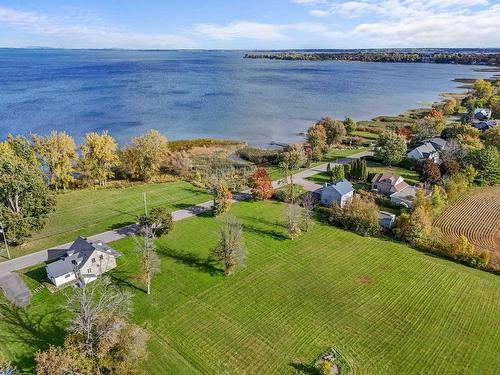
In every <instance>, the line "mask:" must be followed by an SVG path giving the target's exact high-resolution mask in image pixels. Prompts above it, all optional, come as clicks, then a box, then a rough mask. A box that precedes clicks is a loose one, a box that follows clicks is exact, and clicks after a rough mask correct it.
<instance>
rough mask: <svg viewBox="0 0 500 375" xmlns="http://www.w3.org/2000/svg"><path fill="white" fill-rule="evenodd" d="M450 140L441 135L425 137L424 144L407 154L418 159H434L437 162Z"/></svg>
mask: <svg viewBox="0 0 500 375" xmlns="http://www.w3.org/2000/svg"><path fill="white" fill-rule="evenodd" d="M447 145H448V141H447V140H446V139H443V138H441V137H433V138H429V139H424V140H423V141H422V144H421V145H420V146H418V147H415V148H414V149H413V150H410V151H409V152H408V153H407V154H406V156H408V157H410V158H414V159H417V160H422V159H432V160H433V161H434V162H435V163H437V162H438V161H439V153H440V152H441V151H443V150H445V149H446V147H447Z"/></svg>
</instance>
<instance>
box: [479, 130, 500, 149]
mask: <svg viewBox="0 0 500 375" xmlns="http://www.w3.org/2000/svg"><path fill="white" fill-rule="evenodd" d="M481 138H482V139H483V142H484V145H485V146H492V147H495V148H496V149H497V150H499V151H500V126H495V127H493V128H491V129H488V130H487V131H485V132H484V133H483V135H482V136H481Z"/></svg>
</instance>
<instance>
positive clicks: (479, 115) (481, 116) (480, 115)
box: [474, 108, 491, 121]
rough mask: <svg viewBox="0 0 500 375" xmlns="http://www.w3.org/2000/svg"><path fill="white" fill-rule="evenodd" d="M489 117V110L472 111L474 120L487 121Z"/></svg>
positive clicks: (478, 109) (477, 109)
mask: <svg viewBox="0 0 500 375" xmlns="http://www.w3.org/2000/svg"><path fill="white" fill-rule="evenodd" d="M490 117H491V109H488V108H476V109H475V110H474V119H475V120H479V121H487V120H489V119H490Z"/></svg>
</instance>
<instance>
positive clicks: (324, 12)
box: [309, 9, 330, 17]
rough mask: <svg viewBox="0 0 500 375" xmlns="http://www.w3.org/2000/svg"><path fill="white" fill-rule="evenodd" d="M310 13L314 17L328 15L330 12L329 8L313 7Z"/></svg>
mask: <svg viewBox="0 0 500 375" xmlns="http://www.w3.org/2000/svg"><path fill="white" fill-rule="evenodd" d="M309 14H310V15H311V16H314V17H328V16H329V15H330V12H329V11H327V10H320V9H313V10H310V11H309Z"/></svg>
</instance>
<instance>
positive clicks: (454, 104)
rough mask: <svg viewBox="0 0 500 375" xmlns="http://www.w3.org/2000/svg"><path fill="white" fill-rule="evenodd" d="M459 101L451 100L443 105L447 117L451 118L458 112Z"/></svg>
mask: <svg viewBox="0 0 500 375" xmlns="http://www.w3.org/2000/svg"><path fill="white" fill-rule="evenodd" d="M458 106H459V105H458V101H457V99H455V98H450V99H448V100H446V101H445V102H444V104H443V113H444V114H445V115H447V116H450V115H452V114H454V113H455V112H457V110H458Z"/></svg>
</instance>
